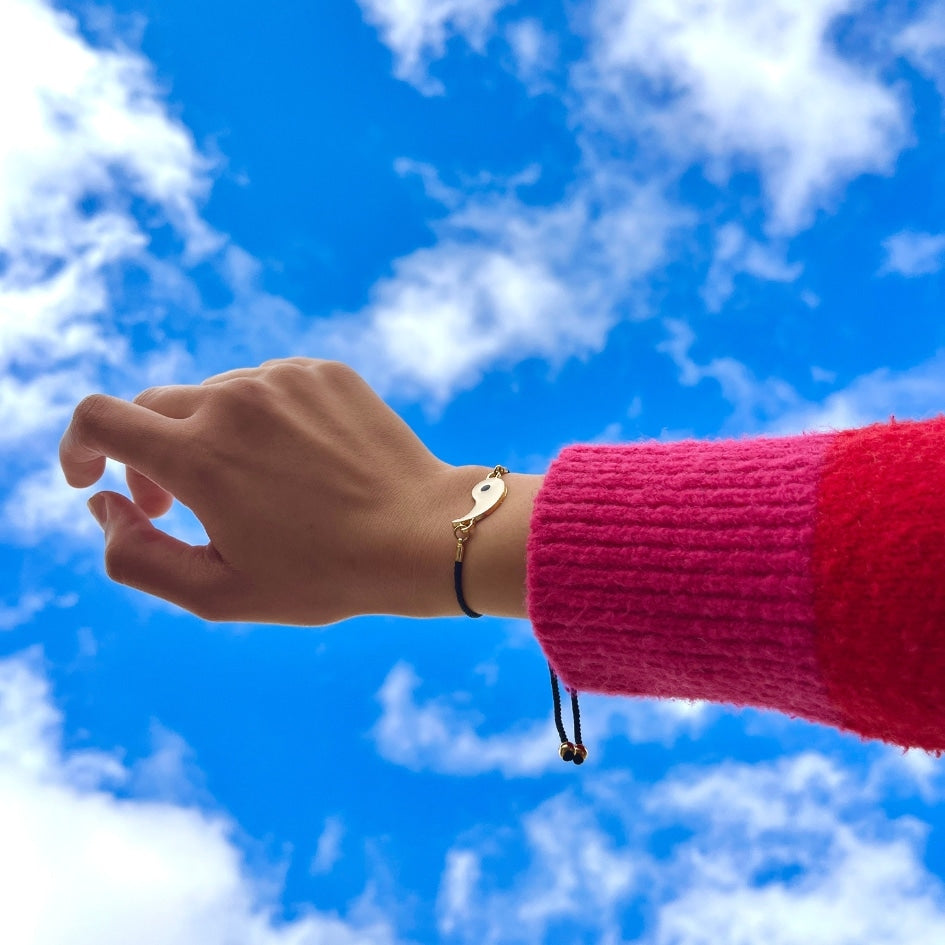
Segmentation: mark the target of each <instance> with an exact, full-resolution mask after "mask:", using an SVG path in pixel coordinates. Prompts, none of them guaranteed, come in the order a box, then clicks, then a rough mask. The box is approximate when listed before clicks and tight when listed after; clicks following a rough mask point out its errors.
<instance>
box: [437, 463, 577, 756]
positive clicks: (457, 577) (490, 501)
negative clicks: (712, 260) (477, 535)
mask: <svg viewBox="0 0 945 945" xmlns="http://www.w3.org/2000/svg"><path fill="white" fill-rule="evenodd" d="M508 472H509V471H508V470H507V469H506V468H505V467H504V466H496V467H495V469H493V470H492V472H491V473H489V475H488V476H487V477H486V478H485V479H483V480H482V481H481V482H477V483H476V485H475V486H474V487H473V490H472V496H473V499H475V500H476V504H475V505H474V506H473V509H472V511H471V512H470V513H469V514H468V515H467V516H465V517H464V518H457V519H454V520H453V523H452V524H453V536H454V537H455V538H456V558H455V560H454V562H453V586H454V588H455V590H456V601H457V603H458V604H459V609H460V610H461V611H462V612H463V613H464V614H465V615H466V616H467V617H475V618H478V617H481V616H482V614H480V613H477V612H476V611H475V610H473V609H472V607H470V606H469V604H468V603H466V595H465V594H464V593H463V558H464V556H465V552H466V542H468V541H469V537H470V533H471V532H472V530H473V528H474V527H475V525H476V523H477V522H479V521H481V520H482V519H484V518H485V517H486V516H487V515H489V514H490V513H491V512H493V511H495V509H497V508H498V507H499V505H501V503H502V502H503V501H504V499H505V497H506V495H508V486H507V485H506V483H505V481H504V480H503V479H502V477H503V476H506V475H508ZM548 672H549V673H550V674H551V698H552V701H553V703H554V714H555V728H557V730H558V737H559V738H560V739H561V747H560V748H559V749H558V754H559V755H560V756H561V759H562V761H571V762H573V763H574V764H576V765H582V764H584V761H585V759H586V758H587V749H586V748H585V747H584V745H583V744H582V741H581V709H580V707H579V706H578V697H577V692H576V691H575V690H573V689H571V690H569V692H570V693H571V716H572V718H573V719H574V741H573V742H572V741H571V740H570V739H569V738H568V735H567V732H565V730H564V723H563V722H562V720H561V692H560V691H559V688H558V676H557V674H556V673H555V671H554V669H553V668H552V666H551V663H549V664H548Z"/></svg>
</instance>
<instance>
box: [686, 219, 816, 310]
mask: <svg viewBox="0 0 945 945" xmlns="http://www.w3.org/2000/svg"><path fill="white" fill-rule="evenodd" d="M802 271H803V266H802V265H801V264H800V263H794V264H793V265H792V264H789V263H788V262H786V261H785V260H784V258H783V254H782V253H779V252H778V251H777V250H776V249H775V248H774V247H772V246H770V245H764V244H762V243H759V242H757V241H756V240H753V239H751V238H750V237H749V236H748V234H747V233H746V232H745V230H744V229H743V228H742V227H741V226H739V225H738V224H737V223H726V224H724V225H723V226H721V227H719V228H718V230H716V232H715V251H714V254H713V257H712V265H711V266H710V267H709V272H708V275H707V276H706V281H705V285H704V286H703V289H702V297H703V299H704V300H705V304H706V308H707V309H708V310H709V311H710V312H718V311H720V310H721V309H722V306H723V305H724V304H725V302H726V301H728V299H729V298H730V297H731V295H732V293H733V292H734V291H735V278H736V276H738V275H740V274H743V273H744V274H745V275H749V276H754V277H755V278H757V279H765V280H767V281H768V282H793V281H794V280H795V279H797V278H798V276H800V274H801V272H802Z"/></svg>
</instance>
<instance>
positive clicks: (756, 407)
mask: <svg viewBox="0 0 945 945" xmlns="http://www.w3.org/2000/svg"><path fill="white" fill-rule="evenodd" d="M664 325H665V327H666V329H667V331H668V333H669V337H668V338H667V339H666V340H665V341H663V342H661V343H660V344H658V345H657V350H658V351H661V352H662V353H664V354H666V355H667V356H669V357H670V358H671V359H672V360H673V361H674V362H675V364H676V366H677V368H678V369H679V383H680V384H682V385H683V386H685V387H694V386H696V385H698V384H701V383H702V382H703V381H706V380H712V381H715V382H716V383H717V384H718V385H719V390H720V393H721V395H722V397H723V398H724V399H725V400H727V401H728V402H729V403H730V404H731V405H732V406H733V408H734V410H733V411H732V413H731V415H730V416H729V418H728V420H726V422H725V423H724V424H723V432H728V433H736V432H737V433H746V432H764V433H769V434H774V435H780V436H788V435H790V434H794V433H805V432H813V431H825V432H826V431H830V430H850V429H855V428H857V427H863V426H867V425H868V424H870V423H884V422H887V421H888V420H889V418H890V416H896V417H898V418H900V419H916V420H921V419H924V418H928V417H932V416H935V415H937V414H939V413H942V412H943V411H945V350H942V351H939V352H937V353H936V354H935V355H934V356H933V357H932V358H930V359H929V360H928V361H925V362H923V363H922V364H918V365H916V366H915V367H912V368H909V369H907V370H903V371H893V370H891V369H890V368H887V367H882V368H877V369H876V370H875V371H871V372H870V373H868V374H863V375H861V376H860V377H857V378H855V379H854V380H853V381H851V382H850V383H849V384H848V385H847V386H846V387H844V388H841V389H840V390H835V391H833V392H832V393H830V394H829V395H828V396H827V397H825V398H824V399H823V400H822V401H820V402H817V403H812V402H810V401H806V400H804V399H803V398H802V397H801V396H800V394H798V392H797V391H796V390H795V389H794V387H792V386H791V385H790V384H788V383H787V382H786V381H784V380H783V379H781V378H778V377H769V378H766V379H764V380H759V379H758V378H757V377H756V376H755V375H754V374H753V372H752V371H751V370H750V369H749V368H748V366H747V365H745V364H744V363H742V362H741V361H738V360H737V359H735V358H731V357H714V358H712V359H710V361H709V362H708V363H707V364H700V363H698V362H697V361H696V360H695V359H694V358H693V357H692V354H691V349H692V346H693V344H694V343H695V341H696V336H695V333H694V332H693V330H692V329H691V328H690V327H689V325H687V324H686V323H685V322H681V321H678V320H675V319H666V320H665V321H664ZM815 370H816V369H815ZM825 379H826V380H830V381H831V382H832V379H834V380H835V378H833V376H832V375H830V374H823V373H822V374H821V375H820V376H819V377H818V376H817V375H815V380H821V381H822V380H825Z"/></svg>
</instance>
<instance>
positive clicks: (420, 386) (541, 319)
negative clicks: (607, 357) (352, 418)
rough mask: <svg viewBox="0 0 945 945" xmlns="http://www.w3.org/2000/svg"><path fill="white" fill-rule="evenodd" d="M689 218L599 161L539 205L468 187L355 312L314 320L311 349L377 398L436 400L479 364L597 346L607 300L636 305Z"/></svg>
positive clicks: (612, 315)
mask: <svg viewBox="0 0 945 945" xmlns="http://www.w3.org/2000/svg"><path fill="white" fill-rule="evenodd" d="M690 219H691V218H690V216H689V214H688V213H686V212H684V211H682V210H680V209H679V208H677V207H674V206H672V205H671V204H669V203H668V202H667V201H666V200H664V199H663V197H662V196H661V195H660V192H659V189H658V188H657V187H655V186H639V185H635V184H633V183H632V182H628V181H626V180H623V179H622V175H621V174H620V173H619V169H618V168H612V167H607V166H598V167H596V168H595V170H594V171H593V172H591V173H589V175H588V177H587V179H586V180H584V181H582V182H581V183H580V184H579V185H576V186H575V188H574V189H573V192H572V193H571V194H570V195H569V197H568V198H566V199H565V200H564V201H562V202H561V203H559V204H557V205H552V206H549V207H534V206H530V205H528V204H526V203H525V202H524V201H522V200H521V199H519V198H518V197H517V196H516V195H515V194H514V193H502V192H495V191H493V192H488V193H485V194H473V195H471V196H469V197H467V198H466V199H464V200H463V201H462V203H461V204H460V205H459V206H458V207H456V208H455V209H454V210H453V212H452V213H450V215H449V216H448V217H447V218H446V219H445V220H444V221H442V222H441V223H440V224H438V225H437V231H438V236H439V240H438V242H437V243H436V245H435V246H433V247H431V248H424V249H420V250H417V251H416V252H414V253H412V254H410V255H409V256H406V257H404V258H403V259H400V260H398V261H397V262H396V263H395V264H394V273H393V276H392V277H390V278H388V279H385V280H383V281H381V282H380V283H378V284H377V285H375V287H374V289H373V290H372V293H371V295H372V297H371V300H370V303H369V305H368V307H367V308H366V309H364V310H363V311H362V312H359V313H357V314H354V315H350V316H337V317H335V318H333V319H332V320H331V321H330V322H328V323H327V324H325V325H324V326H320V327H319V328H318V329H317V336H316V338H315V339H314V340H312V342H311V345H310V346H312V347H316V348H317V349H318V350H321V351H327V352H330V353H331V354H332V356H335V357H338V358H340V359H342V360H346V361H348V362H349V363H351V364H353V365H354V366H355V367H357V368H359V369H360V370H361V371H362V373H364V374H365V376H367V377H368V379H369V380H371V381H372V382H373V383H374V385H375V386H376V387H378V388H379V389H380V390H381V391H382V392H383V393H385V394H396V395H397V396H398V397H401V398H420V397H423V398H424V399H426V400H427V401H428V403H430V404H431V405H433V406H441V405H443V404H444V403H446V402H447V401H448V400H449V399H450V398H451V397H452V396H453V395H454V394H455V393H456V392H457V391H458V390H463V389H468V388H470V387H472V386H474V385H475V384H476V383H477V382H478V380H479V379H480V378H481V377H482V375H483V374H484V373H485V372H486V371H487V370H489V369H494V368H496V367H498V366H511V365H513V364H515V363H517V362H519V361H521V360H524V359H526V358H529V357H540V358H543V359H545V360H546V361H548V362H550V363H552V364H556V363H561V362H562V361H563V360H565V359H567V358H569V357H575V356H587V355H590V354H592V353H596V352H598V351H600V350H601V348H603V346H604V344H605V341H606V338H607V334H608V331H609V330H610V328H611V327H612V326H613V324H614V323H615V321H616V320H617V318H618V313H617V306H618V303H623V304H628V302H629V300H630V299H632V298H633V297H634V293H635V292H636V293H637V294H638V296H639V304H638V306H637V308H638V310H641V311H644V312H645V310H646V305H645V292H644V291H643V290H644V286H645V285H646V281H647V277H648V276H650V275H652V273H653V272H654V271H655V270H657V269H658V268H659V267H661V266H663V265H664V264H665V263H666V261H667V259H668V258H669V246H670V244H671V242H672V240H673V238H674V236H675V235H676V234H678V232H679V231H680V229H681V228H682V227H684V226H686V225H687V224H688V223H689V222H690Z"/></svg>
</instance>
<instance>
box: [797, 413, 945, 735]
mask: <svg viewBox="0 0 945 945" xmlns="http://www.w3.org/2000/svg"><path fill="white" fill-rule="evenodd" d="M818 505H819V508H818V520H817V529H816V538H815V544H814V556H813V572H814V576H815V588H816V601H815V610H816V618H817V626H818V630H819V632H818V635H817V652H818V655H819V662H820V664H821V666H822V668H823V671H824V676H825V681H826V686H827V690H828V691H829V693H830V695H831V697H832V700H833V701H834V702H835V704H836V705H837V706H838V707H839V708H840V710H841V712H842V716H843V719H842V722H843V726H844V727H845V728H850V729H854V730H856V731H858V732H860V733H861V734H863V735H867V736H869V737H873V738H880V739H883V740H884V741H889V742H895V743H897V744H901V745H912V746H916V747H920V748H926V749H930V750H941V749H943V748H945V417H938V418H936V419H934V420H929V421H925V422H923V423H913V422H906V423H895V422H894V423H892V424H888V425H887V424H877V425H875V426H871V427H867V428H865V429H863V430H851V431H848V432H844V433H840V434H838V435H837V437H836V439H835V441H834V443H833V444H832V445H831V447H830V449H829V450H828V452H827V455H826V459H825V465H824V473H823V480H822V483H821V487H820V491H819V501H818Z"/></svg>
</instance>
